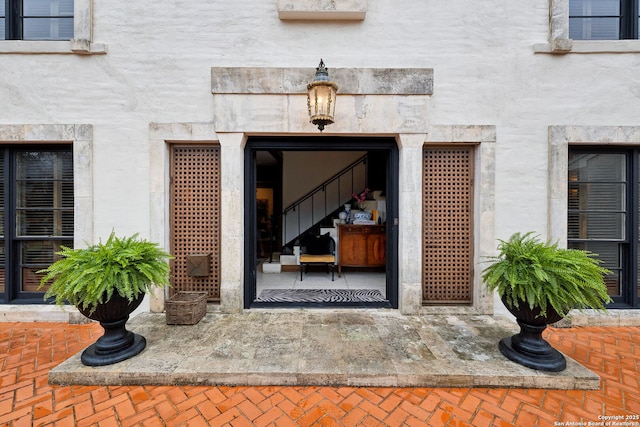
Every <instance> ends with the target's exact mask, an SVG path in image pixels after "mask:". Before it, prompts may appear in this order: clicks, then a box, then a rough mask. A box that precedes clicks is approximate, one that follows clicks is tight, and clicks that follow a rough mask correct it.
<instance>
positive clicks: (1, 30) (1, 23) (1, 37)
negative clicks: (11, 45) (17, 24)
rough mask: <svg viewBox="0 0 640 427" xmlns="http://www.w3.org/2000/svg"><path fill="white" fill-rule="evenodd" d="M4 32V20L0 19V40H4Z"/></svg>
mask: <svg viewBox="0 0 640 427" xmlns="http://www.w3.org/2000/svg"><path fill="white" fill-rule="evenodd" d="M4 32H5V27H4V18H0V40H4V37H5V35H4Z"/></svg>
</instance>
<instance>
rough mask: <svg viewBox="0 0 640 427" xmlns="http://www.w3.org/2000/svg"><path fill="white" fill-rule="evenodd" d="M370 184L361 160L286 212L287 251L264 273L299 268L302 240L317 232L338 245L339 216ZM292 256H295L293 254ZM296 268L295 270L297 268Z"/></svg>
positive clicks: (266, 265) (264, 266)
mask: <svg viewBox="0 0 640 427" xmlns="http://www.w3.org/2000/svg"><path fill="white" fill-rule="evenodd" d="M366 182H367V156H366V155H365V156H362V157H361V158H359V159H357V160H356V161H354V162H353V163H351V164H350V165H348V166H347V167H345V168H344V169H342V170H341V171H339V172H338V173H336V174H335V175H333V176H332V177H330V178H329V179H327V180H325V181H324V182H322V183H321V184H319V185H318V186H316V187H315V188H314V189H312V190H311V191H309V192H308V193H307V194H305V195H304V196H302V197H300V198H299V199H298V200H296V201H295V202H293V203H291V204H290V205H289V206H288V207H287V208H285V209H284V211H283V214H282V218H281V221H280V226H281V227H282V228H281V229H282V241H283V242H286V243H285V244H284V245H283V248H287V249H288V250H286V251H280V252H272V253H271V255H270V257H269V258H268V259H267V260H266V261H265V262H263V263H262V272H263V273H267V274H269V273H271V274H276V273H280V272H281V271H282V270H283V266H285V267H284V268H286V269H294V268H297V265H298V256H299V250H300V249H299V246H298V241H299V239H300V236H302V235H304V234H305V233H307V232H309V231H311V230H315V232H316V233H319V234H325V233H330V235H331V237H333V238H334V240H336V242H337V238H338V236H337V228H336V227H335V222H336V221H338V213H339V212H340V211H341V210H343V206H344V204H345V203H349V202H350V201H351V200H352V197H351V195H352V194H353V193H356V192H361V191H362V190H363V189H364V188H365V186H366ZM290 252H292V253H290ZM294 266H295V267H294Z"/></svg>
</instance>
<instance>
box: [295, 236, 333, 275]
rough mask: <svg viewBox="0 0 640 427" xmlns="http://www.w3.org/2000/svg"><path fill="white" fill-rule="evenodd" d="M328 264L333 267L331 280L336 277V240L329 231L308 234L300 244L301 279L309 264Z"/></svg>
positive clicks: (328, 266)
mask: <svg viewBox="0 0 640 427" xmlns="http://www.w3.org/2000/svg"><path fill="white" fill-rule="evenodd" d="M310 264H311V265H326V266H327V269H328V268H331V281H332V282H333V281H334V279H335V276H334V273H335V264H336V242H335V240H333V237H331V236H330V235H329V233H326V234H321V235H319V236H317V235H315V234H307V235H306V237H305V239H304V240H303V241H302V245H301V246H300V281H302V273H303V271H306V269H307V266H309V265H310Z"/></svg>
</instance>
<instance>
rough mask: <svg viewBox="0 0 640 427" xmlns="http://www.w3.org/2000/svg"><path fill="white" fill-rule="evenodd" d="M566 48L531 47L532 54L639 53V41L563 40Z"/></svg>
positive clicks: (541, 44)
mask: <svg viewBox="0 0 640 427" xmlns="http://www.w3.org/2000/svg"><path fill="white" fill-rule="evenodd" d="M563 41H564V42H568V43H565V45H568V48H567V49H566V50H565V49H556V50H554V49H553V47H552V45H551V44H550V43H537V44H534V45H533V51H534V53H550V54H556V55H564V54H567V53H579V54H588V53H640V40H563Z"/></svg>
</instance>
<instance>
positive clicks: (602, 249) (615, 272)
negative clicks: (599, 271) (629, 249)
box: [568, 242, 622, 297]
mask: <svg viewBox="0 0 640 427" xmlns="http://www.w3.org/2000/svg"><path fill="white" fill-rule="evenodd" d="M568 247H569V248H573V249H580V250H585V251H590V252H593V253H594V254H597V257H596V258H598V259H600V260H601V261H602V266H603V267H605V268H606V269H608V270H611V274H609V275H607V276H606V277H605V279H604V282H605V284H606V285H607V293H608V294H609V296H612V297H614V296H620V295H622V260H621V258H620V250H619V245H618V244H617V243H610V242H572V243H569V245H568Z"/></svg>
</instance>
